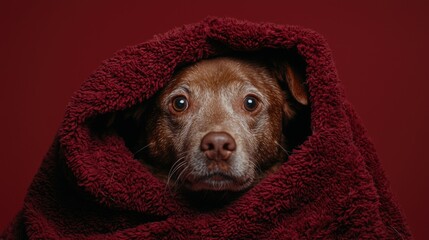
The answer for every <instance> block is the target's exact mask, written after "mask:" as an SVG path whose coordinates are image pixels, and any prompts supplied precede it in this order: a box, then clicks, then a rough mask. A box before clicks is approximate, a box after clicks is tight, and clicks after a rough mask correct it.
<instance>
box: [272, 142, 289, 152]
mask: <svg viewBox="0 0 429 240" xmlns="http://www.w3.org/2000/svg"><path fill="white" fill-rule="evenodd" d="M274 143H275V144H276V145H277V146H279V147H280V149H281V150H283V152H285V153H286V155H288V156H290V153H289V152H288V151H287V150H286V149H285V148H284V147H283V146H282V145H280V144H279V143H278V142H277V141H274Z"/></svg>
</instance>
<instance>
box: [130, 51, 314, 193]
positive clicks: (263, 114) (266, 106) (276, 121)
mask: <svg viewBox="0 0 429 240" xmlns="http://www.w3.org/2000/svg"><path fill="white" fill-rule="evenodd" d="M286 74H287V75H288V77H287V79H286V81H285V83H286V86H287V87H288V89H289V90H288V91H284V89H282V87H281V85H280V83H279V79H278V78H276V74H273V73H272V72H271V71H270V70H269V69H268V68H266V67H264V66H261V65H259V64H257V63H254V62H250V61H245V60H242V59H235V58H225V57H223V58H215V59H209V60H203V61H201V62H198V63H196V64H194V65H192V66H190V67H187V68H185V69H183V70H182V71H180V72H179V73H177V74H176V75H175V77H174V79H173V80H172V81H171V82H170V83H169V84H168V86H166V87H165V88H164V90H163V91H162V92H161V93H160V94H159V95H158V96H157V97H156V98H155V100H154V105H153V107H152V108H151V109H152V110H148V111H146V112H145V113H144V114H143V115H144V116H143V117H144V118H147V119H146V120H145V126H146V127H145V128H144V129H143V133H142V137H141V139H140V140H139V144H138V145H139V146H140V147H141V146H144V147H143V148H145V151H144V152H145V153H146V154H145V155H146V156H145V158H147V159H150V160H149V165H150V166H151V168H152V170H153V172H154V173H155V175H157V176H159V177H160V178H162V179H164V180H165V181H166V183H167V184H170V185H180V186H183V187H185V188H186V189H188V190H191V191H199V190H209V191H212V190H213V191H218V190H224V191H241V190H244V189H247V188H249V187H250V186H252V185H254V184H255V183H257V182H258V181H259V180H260V179H261V178H262V177H264V176H265V175H266V174H267V173H269V172H271V171H273V170H275V168H276V167H278V166H279V165H280V164H281V163H282V162H283V161H284V159H286V154H287V152H286V150H285V148H286V146H285V137H284V134H283V132H284V129H283V127H284V125H285V121H287V120H288V119H290V118H292V117H293V115H294V111H293V109H292V108H291V107H290V104H288V99H292V98H293V99H294V101H296V102H298V103H300V104H302V105H306V104H307V97H306V93H305V89H303V86H302V84H301V83H300V82H299V80H298V79H297V78H296V77H294V75H293V72H291V70H288V68H286Z"/></svg>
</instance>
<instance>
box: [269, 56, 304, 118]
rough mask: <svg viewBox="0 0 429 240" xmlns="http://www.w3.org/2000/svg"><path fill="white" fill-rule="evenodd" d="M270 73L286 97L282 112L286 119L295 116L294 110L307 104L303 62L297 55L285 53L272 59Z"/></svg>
mask: <svg viewBox="0 0 429 240" xmlns="http://www.w3.org/2000/svg"><path fill="white" fill-rule="evenodd" d="M271 63H272V69H271V70H272V73H273V75H274V77H275V78H276V79H277V80H278V82H279V84H280V86H281V88H282V89H283V91H284V92H285V95H286V103H285V105H284V106H283V111H284V113H285V114H286V116H287V117H289V118H291V117H292V116H294V115H295V112H296V110H298V109H301V108H303V107H306V106H307V105H308V104H309V97H308V96H309V95H308V91H307V88H306V86H305V62H304V61H303V60H302V58H300V57H299V56H298V54H293V53H287V54H284V55H282V56H280V57H279V56H276V57H273V58H272V61H271Z"/></svg>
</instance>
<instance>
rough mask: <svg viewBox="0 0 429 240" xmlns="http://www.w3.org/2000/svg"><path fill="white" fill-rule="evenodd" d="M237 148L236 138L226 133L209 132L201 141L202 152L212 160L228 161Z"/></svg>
mask: <svg viewBox="0 0 429 240" xmlns="http://www.w3.org/2000/svg"><path fill="white" fill-rule="evenodd" d="M236 147H237V146H236V144H235V141H234V138H232V137H231V135H229V134H228V133H226V132H209V133H207V134H206V135H205V136H204V137H203V139H202V140H201V150H202V151H203V152H204V154H205V155H206V157H207V158H208V159H210V160H217V161H219V160H228V159H229V157H230V156H231V154H232V152H233V151H235V148H236Z"/></svg>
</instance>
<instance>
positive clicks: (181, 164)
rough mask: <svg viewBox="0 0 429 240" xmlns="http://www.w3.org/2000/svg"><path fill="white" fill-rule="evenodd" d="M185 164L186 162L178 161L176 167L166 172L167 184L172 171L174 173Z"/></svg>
mask: <svg viewBox="0 0 429 240" xmlns="http://www.w3.org/2000/svg"><path fill="white" fill-rule="evenodd" d="M178 161H179V160H178ZM186 164H187V163H186V162H180V163H179V164H177V165H176V167H174V168H172V169H171V171H170V172H169V173H168V178H167V183H166V184H167V185H169V183H170V180H171V178H172V177H173V175H174V173H176V172H177V171H178V170H179V169H180V168H181V167H183V166H184V165H186Z"/></svg>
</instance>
